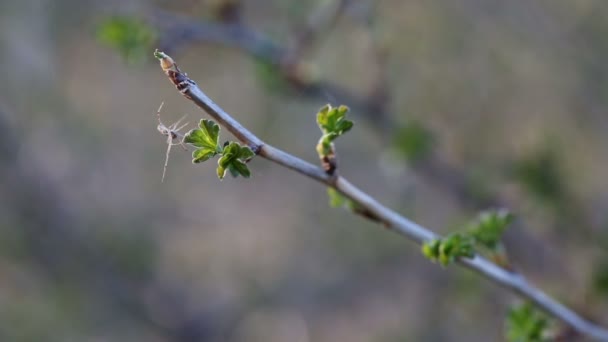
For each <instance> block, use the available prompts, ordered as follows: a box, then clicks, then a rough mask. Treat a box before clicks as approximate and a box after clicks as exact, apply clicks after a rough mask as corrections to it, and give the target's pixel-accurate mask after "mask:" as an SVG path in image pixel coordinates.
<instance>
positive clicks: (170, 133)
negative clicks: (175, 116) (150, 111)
mask: <svg viewBox="0 0 608 342" xmlns="http://www.w3.org/2000/svg"><path fill="white" fill-rule="evenodd" d="M164 104H165V103H164V102H161V104H160V106H159V107H158V110H157V111H156V116H157V118H158V126H157V127H156V129H157V130H158V131H159V132H160V134H162V135H164V136H166V137H167V153H166V154H165V164H164V166H163V176H162V178H161V182H163V181H164V180H165V174H166V173H167V165H168V164H169V153H171V146H174V145H180V146H181V147H183V149H184V150H186V151H187V150H188V149H187V148H186V145H185V144H184V135H183V134H181V133H180V132H179V131H180V130H181V129H182V128H184V127H186V126H188V122H186V123H185V124H183V125H181V126H179V127H177V126H178V125H179V124H180V122H181V121H182V120H183V119H184V118H185V117H186V116H185V115H184V116H182V117H181V118H180V119H179V120H177V121H176V122H174V123H172V124H171V125H169V126H168V127H167V126H166V125H165V124H164V123H163V122H162V121H161V120H160V111H161V109H162V108H163V105H164ZM176 140H177V142H176Z"/></svg>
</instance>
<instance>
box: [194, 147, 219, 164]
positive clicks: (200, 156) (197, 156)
mask: <svg viewBox="0 0 608 342" xmlns="http://www.w3.org/2000/svg"><path fill="white" fill-rule="evenodd" d="M216 154H217V152H216V151H215V150H209V149H207V148H199V149H197V150H194V151H193V152H192V162H193V163H202V162H204V161H206V160H209V159H211V158H213V157H215V155H216Z"/></svg>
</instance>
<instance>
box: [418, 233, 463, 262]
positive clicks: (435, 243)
mask: <svg viewBox="0 0 608 342" xmlns="http://www.w3.org/2000/svg"><path fill="white" fill-rule="evenodd" d="M422 253H423V254H424V256H426V257H427V258H428V259H430V260H431V261H438V262H439V263H440V264H441V265H442V266H447V265H449V264H451V263H452V262H454V261H455V260H457V259H458V258H461V257H466V258H472V257H474V256H475V250H474V249H473V241H472V238H471V237H470V236H468V235H463V234H460V233H454V234H450V235H448V236H446V237H445V238H442V239H435V240H432V241H429V242H425V243H424V244H423V245H422Z"/></svg>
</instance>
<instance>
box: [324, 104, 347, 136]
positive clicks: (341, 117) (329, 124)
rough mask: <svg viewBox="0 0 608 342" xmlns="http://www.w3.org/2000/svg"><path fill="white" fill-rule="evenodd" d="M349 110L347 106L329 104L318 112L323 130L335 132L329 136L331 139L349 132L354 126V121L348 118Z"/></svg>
mask: <svg viewBox="0 0 608 342" xmlns="http://www.w3.org/2000/svg"><path fill="white" fill-rule="evenodd" d="M347 112H348V107H346V106H340V107H338V108H334V107H332V106H331V105H329V104H327V105H325V106H323V107H322V108H321V109H320V110H319V112H318V113H317V124H318V125H319V128H320V129H321V131H322V132H323V133H324V134H327V135H329V134H330V133H333V134H331V135H330V136H328V137H327V138H328V139H329V140H330V141H332V140H334V139H335V138H337V137H338V136H340V135H342V134H344V133H346V132H348V131H349V130H350V129H351V128H352V127H353V122H352V121H350V120H346V113H347Z"/></svg>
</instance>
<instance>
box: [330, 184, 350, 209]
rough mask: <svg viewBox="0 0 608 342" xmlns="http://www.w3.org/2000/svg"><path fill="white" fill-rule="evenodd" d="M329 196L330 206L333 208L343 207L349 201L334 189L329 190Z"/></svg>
mask: <svg viewBox="0 0 608 342" xmlns="http://www.w3.org/2000/svg"><path fill="white" fill-rule="evenodd" d="M327 196H328V197H329V205H330V206H331V207H332V208H339V207H342V206H344V205H345V204H346V202H347V199H346V198H344V196H342V194H340V193H339V192H338V191H337V190H336V189H334V188H327Z"/></svg>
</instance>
